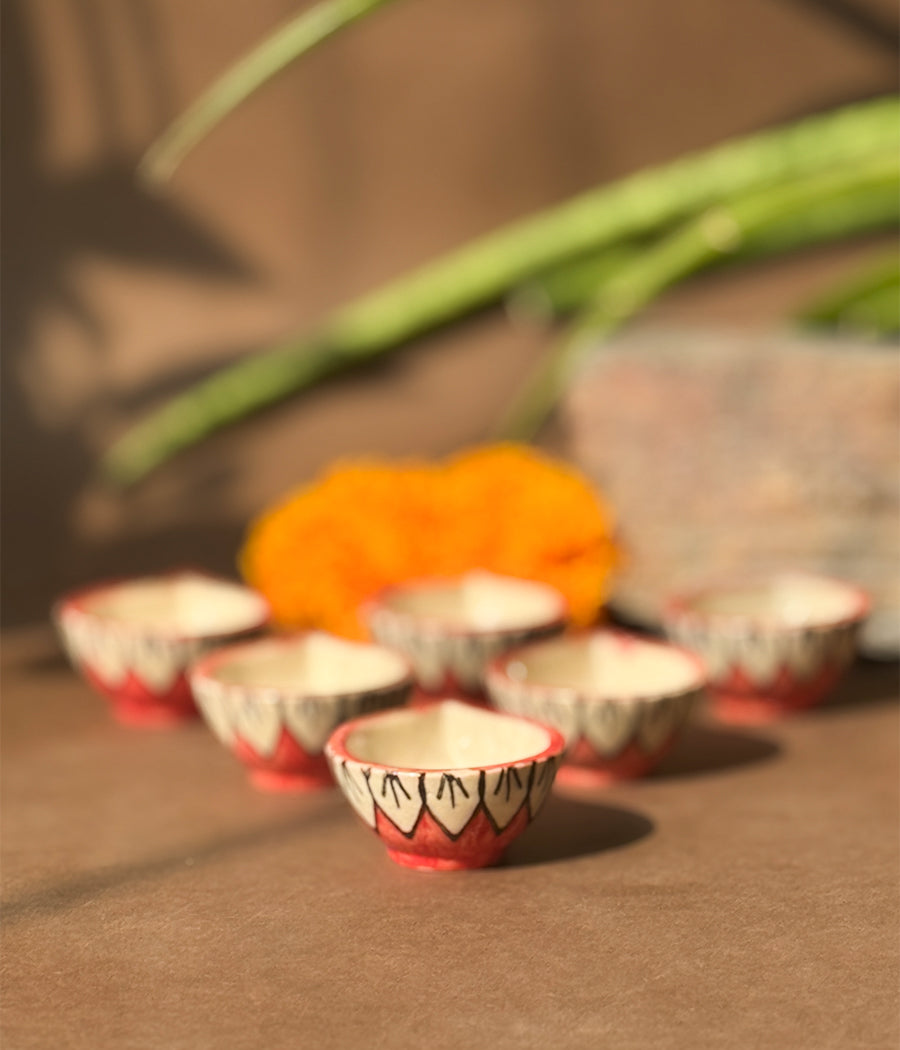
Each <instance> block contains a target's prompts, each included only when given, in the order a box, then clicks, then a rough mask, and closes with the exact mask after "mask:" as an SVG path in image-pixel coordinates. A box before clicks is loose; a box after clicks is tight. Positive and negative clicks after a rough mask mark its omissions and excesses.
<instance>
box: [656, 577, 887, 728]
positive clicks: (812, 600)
mask: <svg viewBox="0 0 900 1050" xmlns="http://www.w3.org/2000/svg"><path fill="white" fill-rule="evenodd" d="M868 610H869V599H868V597H867V596H866V594H865V593H864V592H863V591H862V590H860V588H858V587H856V586H854V585H852V584H849V583H844V582H842V581H839V580H832V579H827V578H825V577H819V576H812V575H807V574H802V573H784V574H781V575H778V576H774V577H772V578H770V579H767V580H762V581H759V582H750V583H744V584H736V585H727V586H718V587H710V588H707V589H705V590H701V591H696V592H695V593H693V594H690V595H684V596H680V597H676V598H673V599H672V600H670V601H669V603H668V605H667V607H666V610H665V614H664V616H665V623H666V630H667V631H668V633H669V634H670V635H671V636H672V637H673V638H675V639H677V640H678V641H679V642H680V643H681V644H682V645H684V646H686V647H688V648H690V649H692V650H694V651H695V652H697V653H698V654H699V655H700V656H701V657H702V658H703V660H704V661H705V663H706V666H707V670H708V674H709V684H710V693H711V696H712V699H713V704H714V710H715V711H716V713H717V714H718V715H719V716H720V717H721V718H722V719H724V720H726V721H732V722H745V723H758V722H766V721H770V720H772V719H775V718H778V717H781V716H783V715H787V714H790V713H792V712H795V711H802V710H804V709H805V708H808V707H812V706H813V705H815V704H818V703H821V701H822V700H823V699H824V698H825V697H826V696H827V694H828V693H829V692H830V690H831V689H832V687H833V686H834V685H835V684H836V682H837V681H838V679H839V678H840V676H841V674H842V672H843V671H844V670H845V669H846V668H847V666H848V665H849V664H850V663H851V661H852V660H853V656H854V652H855V646H856V637H857V634H858V631H859V628H860V625H861V624H862V622H863V620H864V619H865V617H866V615H867V613H868Z"/></svg>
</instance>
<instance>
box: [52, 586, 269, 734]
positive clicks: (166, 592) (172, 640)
mask: <svg viewBox="0 0 900 1050" xmlns="http://www.w3.org/2000/svg"><path fill="white" fill-rule="evenodd" d="M53 617H54V620H55V622H56V625H57V628H58V630H59V633H60V637H61V639H62V642H63V645H64V647H65V649H66V651H67V653H68V654H69V657H70V659H71V661H72V663H73V665H74V666H75V667H76V668H77V669H78V670H79V671H80V672H81V674H82V675H83V677H84V678H85V679H86V680H87V681H88V682H89V683H90V684H91V685H92V686H93V687H94V688H95V689H96V690H97V691H98V692H99V693H101V694H103V695H104V696H106V697H107V698H108V699H109V701H110V704H111V707H112V712H113V714H114V715H115V717H116V718H117V719H118V720H119V721H120V722H123V723H125V724H127V725H133V726H164V725H171V724H173V723H177V722H181V721H184V720H185V719H190V718H195V717H196V716H197V709H196V707H195V705H194V700H193V697H192V695H191V689H190V686H189V684H188V681H187V675H186V672H187V668H188V667H189V665H190V664H191V663H192V662H193V661H194V660H195V659H196V658H197V657H198V656H199V655H200V654H201V653H204V652H206V651H207V650H208V649H210V648H213V647H215V646H218V645H223V644H225V643H226V642H230V641H234V640H235V639H238V638H242V637H244V636H247V635H249V634H252V633H254V632H256V631H259V630H260V629H261V628H263V627H264V626H265V625H266V624H267V623H268V621H269V606H268V603H267V602H266V601H265V599H264V598H263V597H262V596H261V595H260V594H257V593H256V591H253V590H251V589H250V588H248V587H243V586H240V585H239V584H236V583H232V582H231V581H230V580H225V579H221V578H219V577H217V576H211V575H209V574H207V573H202V572H196V571H193V570H191V571H178V572H172V573H168V574H166V575H162V576H143V577H135V578H131V579H123V580H116V581H112V582H107V583H99V584H94V585H93V586H90V587H85V588H83V589H81V590H78V591H74V592H72V593H71V594H68V595H65V596H64V597H63V598H61V599H60V600H59V601H58V602H57V604H56V606H55V607H54V610H53Z"/></svg>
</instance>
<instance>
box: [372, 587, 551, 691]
mask: <svg viewBox="0 0 900 1050" xmlns="http://www.w3.org/2000/svg"><path fill="white" fill-rule="evenodd" d="M567 613H568V609H567V605H566V600H565V598H564V597H563V596H562V595H561V594H560V593H559V592H558V591H557V590H555V589H554V588H553V587H549V586H548V585H547V584H544V583H537V582H534V581H532V580H522V579H518V578H513V577H510V576H498V575H496V574H494V573H490V572H482V571H474V572H469V573H466V574H465V575H462V576H458V577H455V578H451V579H425V580H413V581H410V582H407V583H403V584H400V585H398V586H396V587H389V588H388V589H386V590H384V591H382V592H381V593H380V594H379V595H378V596H377V597H376V598H375V599H374V600H372V601H370V602H369V603H367V605H366V606H364V608H363V610H362V615H363V618H364V619H365V621H366V622H367V624H368V626H369V629H370V631H371V633H372V636H373V637H374V638H375V639H377V640H378V641H379V642H381V643H382V644H384V645H389V646H391V647H393V648H395V649H398V650H400V651H401V652H403V653H405V654H406V655H407V656H408V657H409V659H410V661H411V662H412V664H413V667H414V668H415V672H416V679H417V681H418V684H419V686H420V688H421V689H422V690H424V691H425V692H426V693H430V694H433V695H444V696H447V695H450V696H465V697H470V698H480V697H483V695H484V670H485V667H486V665H487V663H488V661H489V660H490V659H491V658H492V657H494V656H496V655H497V654H498V653H501V652H503V651H504V650H506V649H510V648H512V647H513V646H516V645H521V644H523V643H524V642H526V641H532V640H534V639H537V638H547V637H551V636H553V635H556V634H559V633H561V632H562V631H563V630H564V628H565V626H566V619H567Z"/></svg>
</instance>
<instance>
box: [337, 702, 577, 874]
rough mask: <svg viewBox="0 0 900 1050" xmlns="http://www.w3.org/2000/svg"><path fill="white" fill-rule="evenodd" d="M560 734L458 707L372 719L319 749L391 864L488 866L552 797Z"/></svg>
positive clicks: (427, 868) (447, 704)
mask: <svg viewBox="0 0 900 1050" xmlns="http://www.w3.org/2000/svg"><path fill="white" fill-rule="evenodd" d="M563 747H564V741H563V738H562V736H561V734H560V733H558V732H557V731H556V730H555V729H553V728H551V727H549V726H543V725H539V724H538V723H536V722H532V721H529V720H527V719H522V718H518V717H514V716H509V715H505V714H499V713H497V712H493V711H488V710H484V709H481V708H477V707H473V706H472V705H471V704H466V703H461V702H459V701H456V700H444V701H439V702H436V703H434V704H432V705H430V706H428V707H420V708H409V709H407V710H405V711H393V712H388V713H385V714H378V715H371V716H369V717H367V718H361V719H358V720H356V721H353V722H348V723H346V724H344V725H343V726H341V727H340V728H339V729H338V730H337V731H336V732H335V733H334V734H333V735H332V737H331V739H330V740H329V741H328V743H327V745H326V747H325V753H326V754H327V756H328V760H329V762H330V763H331V768H332V771H333V773H334V778H335V780H336V781H337V783H338V786H339V787H340V788H341V790H342V791H343V793H344V795H345V796H346V797H347V799H348V801H349V802H350V804H351V805H352V806H353V808H354V809H355V810H356V812H357V813H358V814H359V816H360V817H361V818H362V819H363V820H364V821H365V822H366V824H368V825H369V827H370V828H372V829H373V830H374V831H375V833H376V834H377V835H378V836H379V837H380V838H381V840H382V841H383V842H384V844H385V846H386V847H387V851H388V855H389V856H390V857H391V859H392V860H394V861H396V863H398V864H401V865H403V866H405V867H410V868H416V869H419V870H422V871H449V870H456V869H461V868H481V867H486V866H488V865H491V864H494V863H496V862H497V861H498V860H499V859H500V857H501V855H502V853H503V850H504V849H505V848H506V846H507V845H508V844H509V843H510V842H511V841H512V840H513V839H514V838H515V837H516V836H517V835H519V834H520V833H521V832H522V831H524V830H525V828H526V827H527V826H528V825H529V824H530V823H531V821H532V820H533V819H534V817H535V816H536V815H537V813H538V810H539V809H540V807H541V805H542V804H543V802H544V800H545V799H546V797H547V795H548V794H549V792H550V788H551V786H552V784H553V778H554V776H555V774H556V769H557V766H558V764H559V761H560V756H561V754H562V751H563Z"/></svg>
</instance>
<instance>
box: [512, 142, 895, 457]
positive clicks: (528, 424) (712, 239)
mask: <svg viewBox="0 0 900 1050" xmlns="http://www.w3.org/2000/svg"><path fill="white" fill-rule="evenodd" d="M898 193H900V161H898V158H897V155H896V153H895V152H894V151H891V152H889V153H885V154H884V155H883V156H882V157H879V158H874V159H872V160H870V161H869V162H867V163H866V164H864V165H861V164H854V165H849V166H845V167H843V168H841V169H838V170H832V171H828V172H824V173H822V174H819V175H814V176H810V177H808V178H806V179H802V180H798V181H796V182H794V183H789V184H786V185H783V186H775V187H769V188H767V189H765V190H762V191H757V192H754V193H750V194H748V195H746V196H744V197H740V198H738V199H737V200H733V201H730V202H728V203H727V204H720V205H716V206H714V207H713V208H710V209H707V210H706V211H704V212H703V213H702V214H701V215H700V216H698V217H696V218H693V219H691V220H690V221H689V222H688V223H686V224H685V225H683V226H682V227H681V228H679V229H678V230H676V231H675V232H674V233H672V234H671V235H669V236H667V237H664V238H663V239H662V240H661V241H660V242H659V243H658V244H657V245H656V246H655V247H653V248H650V249H648V250H647V251H646V252H645V253H643V254H642V255H640V256H638V257H637V258H635V259H634V261H633V262H632V263H631V264H630V265H628V266H626V267H625V268H624V269H623V270H621V271H620V272H619V273H618V274H617V275H616V276H615V277H613V278H611V279H610V280H608V281H607V282H606V283H605V284H604V285H603V286H602V287H601V289H600V290H599V292H598V293H597V295H596V296H595V297H594V299H593V300H592V301H591V302H590V303H589V305H588V306H587V307H586V309H585V311H584V312H583V313H582V315H581V316H580V317H579V318H578V320H577V321H576V322H575V324H574V325H572V327H571V328H570V329H569V331H568V332H567V333H566V334H565V335H564V336H563V338H562V339H561V340H560V342H559V343H558V345H557V346H556V348H555V349H554V350H553V351H551V353H550V354H549V355H548V357H547V358H546V359H545V360H544V361H543V362H542V363H541V365H540V366H539V367H538V369H537V370H536V372H535V373H534V374H533V375H532V376H531V377H530V378H529V380H528V381H527V382H526V384H525V386H524V388H523V390H522V391H521V393H520V394H519V395H518V397H517V398H516V399H515V400H514V402H513V404H512V406H511V407H510V409H509V411H508V412H507V414H506V416H505V417H504V419H503V420H502V422H501V425H500V427H499V430H498V434H499V436H501V437H504V438H513V439H516V440H525V439H529V438H531V437H533V436H534V434H535V433H536V431H537V430H538V428H539V427H540V425H541V424H542V423H543V421H544V420H545V418H546V417H547V415H548V414H549V412H550V411H551V409H552V408H553V405H554V404H555V403H556V401H557V400H558V398H559V397H560V395H561V394H562V393H563V391H564V390H565V388H566V387H567V386H568V384H569V383H571V382H572V380H573V378H574V377H575V375H576V374H577V372H578V370H579V368H580V367H581V366H582V365H583V364H584V362H585V360H586V359H587V358H589V357H590V356H591V355H592V353H593V352H595V351H596V349H597V346H598V344H599V343H601V342H602V341H603V340H604V339H607V338H608V337H609V336H611V335H612V334H613V333H615V332H616V331H617V330H618V329H619V328H621V326H622V325H623V324H625V322H626V321H628V320H630V319H631V318H632V317H634V315H635V314H636V313H638V312H639V311H640V310H641V309H642V308H643V307H645V306H646V305H647V304H648V303H649V302H651V301H652V300H653V299H655V298H656V297H657V296H659V295H660V294H661V293H662V292H663V291H665V290H666V289H667V288H669V287H671V286H672V285H673V284H675V283H677V282H678V281H680V280H682V279H684V278H685V277H688V276H690V275H691V274H693V273H695V272H697V271H698V270H701V269H704V268H706V267H708V266H710V265H712V264H714V263H716V262H718V261H720V260H721V259H723V258H728V257H730V256H734V255H736V254H737V253H739V252H746V253H748V254H751V255H752V254H754V253H755V254H757V255H761V254H765V253H767V252H773V251H782V250H786V249H788V248H797V247H801V246H803V245H806V244H810V243H817V242H819V241H821V240H823V239H825V238H826V237H833V236H840V235H842V234H846V233H848V232H859V231H861V230H863V229H871V228H876V227H880V226H883V225H885V224H888V223H893V224H896V223H897V221H898V220H900V196H898Z"/></svg>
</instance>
